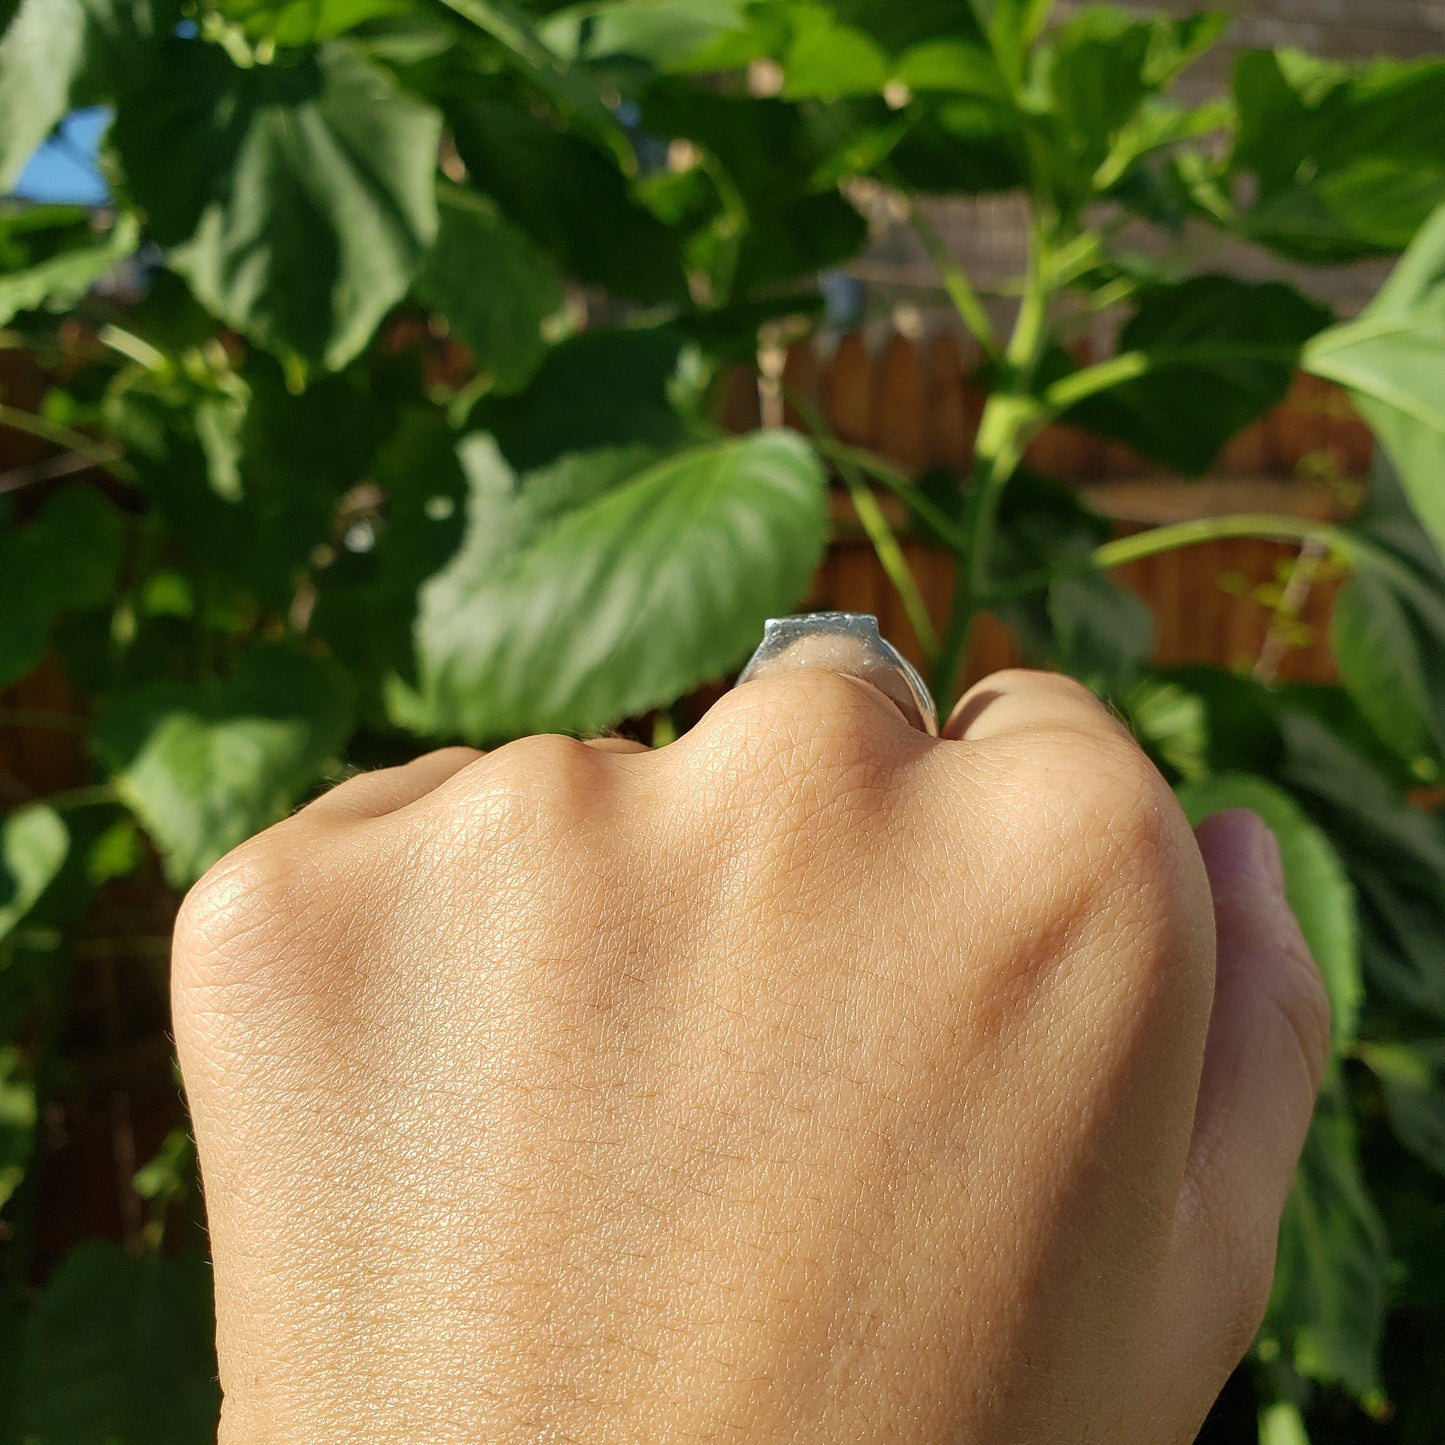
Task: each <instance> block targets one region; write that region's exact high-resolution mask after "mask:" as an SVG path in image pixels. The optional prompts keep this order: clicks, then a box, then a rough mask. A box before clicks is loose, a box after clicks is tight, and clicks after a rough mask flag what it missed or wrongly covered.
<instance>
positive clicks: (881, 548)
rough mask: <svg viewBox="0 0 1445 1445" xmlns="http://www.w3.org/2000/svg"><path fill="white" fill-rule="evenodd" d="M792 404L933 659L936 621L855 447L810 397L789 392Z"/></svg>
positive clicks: (935, 641)
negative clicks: (840, 439) (838, 437)
mask: <svg viewBox="0 0 1445 1445" xmlns="http://www.w3.org/2000/svg"><path fill="white" fill-rule="evenodd" d="M788 402H789V404H790V405H791V406H792V408H793V409H794V411H796V412H797V413H798V415H799V416H801V417H802V418H803V420H804V422H805V423H806V424H807V427H808V430H809V431H810V432H812V434H813V440H814V443H815V444H816V445H817V447H818V450H819V451H821V452H822V453H823V455H824V456H826V457H827V458H828V459H829V460H830V461H832V463H833V465H834V466H835V467H836V468H837V469H838V475H839V476H840V477H841V478H842V479H843V485H844V486H845V487H847V488H848V496H849V498H850V499H851V500H852V502H853V510H854V511H856V512H857V513H858V520H859V522H861V523H862V524H863V530H864V531H865V532H866V533H867V534H868V540H869V541H870V542H871V543H872V544H873V551H874V552H875V553H876V554H877V557H878V561H879V564H880V565H881V566H882V568H883V570H884V572H886V573H887V574H888V580H889V581H890V582H891V583H892V584H893V588H894V591H896V592H897V593H898V596H899V599H900V600H901V601H902V603H903V610H904V611H905V612H906V613H907V614H908V621H909V623H910V624H911V625H912V627H913V635H914V636H915V637H917V639H918V645H919V646H920V647H921V648H923V650H924V652H925V653H927V654H928V655H929V656H932V655H933V653H934V652H935V650H936V649H937V647H938V636H937V634H936V633H935V632H934V630H933V618H932V617H930V616H929V612H928V604H927V603H926V602H925V601H924V600H923V594H922V593H921V592H920V591H919V590H918V581H917V579H916V578H915V577H914V575H913V570H912V568H910V567H909V565H908V559H907V558H906V557H905V556H904V555H903V548H902V547H901V546H900V545H899V543H898V538H897V537H896V536H894V534H893V528H892V527H890V526H889V525H888V518H887V517H885V516H884V515H883V509H882V508H881V507H880V506H879V505H878V498H877V497H875V496H874V495H873V493H872V492H871V491H870V490H869V488H868V484H867V483H866V482H865V481H864V480H863V474H862V468H861V467H860V466H859V465H858V462H857V461H856V459H855V457H854V455H853V452H852V450H851V448H848V447H845V446H843V445H841V444H839V443H836V442H834V441H833V439H832V438H831V437H830V436H829V435H828V429H827V424H826V422H825V421H824V420H823V417H822V414H821V413H820V412H819V411H818V409H817V407H815V406H814V405H813V404H812V403H811V402H809V401H808V400H807V398H806V397H801V396H798V395H797V394H796V393H794V392H792V391H789V393H788Z"/></svg>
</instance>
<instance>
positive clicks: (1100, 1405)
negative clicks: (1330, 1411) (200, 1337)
mask: <svg viewBox="0 0 1445 1445" xmlns="http://www.w3.org/2000/svg"><path fill="white" fill-rule="evenodd" d="M1279 878H1280V875H1279V871H1278V853H1277V850H1275V848H1274V844H1273V840H1272V839H1271V838H1270V835H1269V834H1268V832H1267V830H1266V829H1265V828H1264V827H1263V825H1262V824H1261V823H1259V821H1258V820H1257V819H1255V818H1254V817H1253V815H1252V814H1248V813H1231V814H1225V815H1222V816H1221V817H1220V818H1217V819H1214V820H1212V821H1211V822H1209V823H1206V824H1205V825H1204V826H1203V827H1202V828H1201V829H1200V830H1199V833H1198V835H1197V837H1196V835H1195V834H1194V833H1192V832H1191V830H1190V828H1189V826H1188V824H1187V823H1186V821H1185V819H1184V817H1183V815H1182V814H1181V813H1180V811H1179V809H1178V807H1177V806H1176V804H1175V802H1174V800H1173V798H1172V797H1171V795H1170V793H1169V791H1168V788H1167V787H1166V785H1165V784H1164V781H1163V780H1162V779H1161V778H1160V777H1159V775H1158V774H1157V773H1156V772H1155V770H1154V769H1153V768H1152V766H1151V765H1150V764H1149V763H1148V761H1147V759H1146V758H1145V757H1144V755H1143V754H1142V753H1141V752H1140V751H1139V749H1138V748H1137V746H1136V745H1135V743H1134V742H1133V740H1132V739H1131V738H1130V737H1129V736H1128V734H1127V733H1126V732H1125V730H1124V729H1123V728H1122V727H1121V726H1120V725H1119V724H1118V723H1116V722H1115V720H1114V719H1113V718H1112V717H1111V716H1110V715H1109V714H1108V713H1107V712H1106V711H1105V710H1104V709H1103V708H1102V707H1101V706H1100V705H1099V704H1098V703H1097V702H1096V701H1095V700H1094V699H1093V698H1092V696H1090V695H1089V694H1088V693H1087V692H1086V691H1085V690H1084V689H1082V688H1079V687H1077V686H1076V685H1075V684H1073V683H1070V682H1067V681H1065V680H1063V679H1060V678H1056V677H1051V676H1047V675H1043V674H1034V673H1022V672H1015V673H1004V674H999V675H998V676H996V677H994V678H991V679H989V680H988V681H987V682H986V683H984V684H981V685H980V687H979V688H977V689H975V690H974V692H973V693H972V694H970V696H969V697H968V698H966V699H965V700H964V703H963V704H962V705H961V707H960V710H959V712H958V713H957V714H955V717H954V719H953V721H952V722H951V723H950V724H949V726H948V727H947V728H946V729H945V737H944V738H943V739H941V740H934V739H930V738H927V737H925V736H924V735H923V734H921V733H919V732H917V731H914V730H913V729H911V728H910V727H909V726H908V725H907V724H906V723H905V722H904V721H903V719H902V717H901V716H900V714H899V713H898V711H897V710H896V709H895V708H894V707H893V706H892V704H890V703H889V702H888V701H886V700H885V699H884V698H883V696H882V695H881V694H879V693H878V692H876V691H874V690H873V689H872V688H871V687H870V686H868V685H867V684H865V683H860V682H857V681H854V680H853V679H850V678H845V677H839V676H837V675H835V674H831V673H826V672H821V671H816V670H811V669H805V670H801V671H796V672H793V673H791V674H789V675H787V676H781V677H775V678H769V679H766V680H764V681H759V682H755V683H750V684H748V685H747V686H745V687H743V688H740V689H737V690H736V691H734V692H733V693H731V694H729V695H728V696H727V697H726V698H724V699H723V700H722V701H721V702H720V703H719V704H718V705H717V706H716V707H714V708H713V710H712V711H711V712H710V713H709V714H708V715H707V717H706V718H705V719H704V720H703V721H702V722H701V723H700V724H699V725H698V726H697V727H696V728H695V729H694V730H693V731H691V732H690V733H688V734H687V735H686V736H684V737H683V738H681V739H680V740H679V741H678V742H676V743H674V744H672V745H671V746H669V747H667V748H664V749H661V750H659V751H656V752H650V751H647V750H644V749H639V748H635V747H633V746H632V745H630V744H625V743H620V742H601V743H598V744H585V743H579V742H574V741H570V740H567V739H562V738H555V737H546V738H532V739H526V740H523V741H521V742H518V743H513V744H510V745H508V746H507V747H504V748H500V749H498V750H496V751H495V752H492V753H490V754H487V755H482V754H478V753H475V752H473V751H471V750H469V749H459V748H453V749H447V750H444V751H442V752H438V753H432V754H429V755H428V756H426V757H423V758H420V759H418V760H417V761H416V762H414V763H412V764H410V765H408V766H406V767H402V768H396V769H390V770H386V771H382V772H377V773H371V774H367V775H364V776H362V777H358V778H355V779H353V780H351V781H349V782H346V783H344V784H342V785H341V786H340V787H337V788H335V789H334V790H333V791H331V792H330V793H328V794H326V795H325V796H324V797H322V798H321V799H319V800H318V801H317V802H316V803H314V804H312V805H311V806H309V807H307V808H305V809H303V810H302V811H300V812H299V813H297V814H296V815H295V816H293V817H292V818H290V819H288V820H287V821H285V822H284V823H281V824H279V825H278V826H276V827H275V828H272V829H270V830H269V831H268V832H266V833H264V834H262V835H261V836H260V837H258V838H256V839H254V840H252V841H251V842H250V843H248V844H246V845H245V846H243V847H242V848H240V849H238V850H237V851H236V852H235V853H233V854H231V855H230V856H229V857H228V858H226V859H225V860H223V861H222V862H221V863H220V864H218V865H217V866H216V868H215V869H213V870H212V872H211V873H210V874H209V875H208V876H207V877H206V878H205V879H204V880H203V881H202V882H201V883H200V884H199V885H198V886H197V887H196V888H195V889H194V890H193V891H192V893H191V894H190V896H189V897H188V898H187V900H186V904H185V907H184V909H183V910H182V916H181V920H180V924H179V926H178V930H177V935H176V950H175V970H174V1003H175V1022H176V1033H177V1041H178V1044H179V1047H180V1055H181V1063H182V1068H183V1071H184V1076H185V1083H186V1088H187V1092H188V1095H189V1098H190V1103H191V1108H192V1111H193V1115H194V1122H195V1130H196V1138H197V1142H198V1145H199V1148H200V1157H201V1165H202V1170H203V1174H204V1180H205V1187H206V1196H207V1204H208V1209H209V1217H210V1227H211V1235H212V1242H213V1250H214V1259H215V1267H216V1302H217V1312H218V1320H219V1326H218V1330H219V1336H218V1341H219V1353H220V1365H221V1379H222V1386H223V1389H224V1392H225V1406H224V1415H223V1423H222V1427H221V1439H222V1441H223V1442H224V1445H282V1442H285V1445H295V1442H305V1445H332V1442H337V1445H339V1442H353V1441H354V1442H360V1441H367V1442H392V1445H423V1442H425V1445H449V1442H462V1441H466V1442H473V1445H476V1442H488V1445H511V1442H523V1441H526V1442H540V1441H549V1442H550V1441H587V1442H589V1445H590V1442H599V1445H614V1442H642V1441H648V1442H652V1441H658V1442H664V1441H734V1440H736V1441H758V1442H776V1441H789V1442H802V1441H809V1442H813V1441H826V1442H839V1445H842V1442H849V1445H853V1442H864V1441H884V1440H887V1441H890V1442H903V1445H910V1442H919V1445H923V1442H929V1445H933V1442H939V1441H951V1442H959V1445H1032V1442H1051V1445H1057V1442H1095V1441H1098V1442H1123V1441H1128V1442H1151V1445H1152V1442H1158V1445H1175V1442H1178V1445H1185V1442H1188V1441H1190V1440H1191V1439H1192V1438H1193V1436H1194V1434H1195V1432H1196V1431H1197V1429H1198V1427H1199V1425H1200V1423H1201V1421H1202V1420H1203V1418H1204V1416H1205V1414H1206V1412H1207V1411H1208V1409H1209V1406H1210V1404H1211V1402H1212V1401H1213V1399H1214V1398H1215V1396H1216V1394H1217V1392H1218V1391H1219V1389H1220V1387H1221V1386H1222V1384H1223V1382H1224V1380H1225V1379H1226V1377H1227V1376H1228V1374H1229V1372H1230V1370H1231V1369H1232V1368H1233V1366H1234V1365H1235V1364H1236V1363H1237V1361H1238V1360H1239V1359H1240V1358H1241V1356H1242V1354H1243V1353H1244V1351H1245V1349H1246V1348H1247V1346H1248V1344H1249V1342H1250V1339H1251V1337H1252V1335H1253V1334H1254V1331H1255V1329H1256V1328H1257V1326H1258V1323H1259V1320H1260V1318H1261V1315H1262V1311H1263V1308H1264V1303H1265V1299H1266V1296H1267V1293H1268V1289H1269V1283H1270V1277H1271V1272H1272V1268H1273V1260H1274V1248H1275V1236H1276V1232H1277V1229H1278V1225H1279V1219H1280V1214H1281V1210H1282V1207H1283V1203H1284V1198H1285V1194H1286V1192H1287V1190H1288V1187H1289V1184H1290V1180H1291V1177H1292V1174H1293V1170H1294V1168H1295V1165H1296V1163H1297V1160H1298V1156H1299V1151H1300V1148H1301V1144H1302V1142H1303V1139H1304V1135H1305V1130H1306V1127H1307V1125H1308V1121H1309V1116H1310V1111H1311V1107H1312V1103H1313V1100H1314V1097H1315V1094H1316V1091H1317V1089H1318V1086H1319V1082H1320V1079H1321V1077H1322V1073H1323V1070H1324V1067H1325V1060H1326V1054H1327V1046H1328V1033H1329V1016H1328V1006H1327V1003H1326V1000H1325V994H1324V990H1323V987H1322V984H1321V981H1320V977H1319V974H1318V971H1317V969H1316V968H1315V966H1314V964H1313V963H1312V962H1311V960H1310V957H1309V953H1308V950H1307V949H1306V947H1305V945H1304V943H1303V941H1302V939H1301V937H1300V934H1299V930H1298V928H1297V927H1296V925H1295V923H1294V919H1293V917H1292V915H1291V914H1290V912H1289V909H1288V907H1287V906H1286V905H1285V903H1284V901H1283V897H1282V894H1281V890H1280V884H1279ZM1216 939H1217V947H1216Z"/></svg>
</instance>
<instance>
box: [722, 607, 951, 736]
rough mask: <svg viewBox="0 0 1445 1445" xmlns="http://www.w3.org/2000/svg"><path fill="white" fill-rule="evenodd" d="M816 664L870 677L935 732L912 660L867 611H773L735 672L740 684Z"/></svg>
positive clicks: (912, 719) (916, 723)
mask: <svg viewBox="0 0 1445 1445" xmlns="http://www.w3.org/2000/svg"><path fill="white" fill-rule="evenodd" d="M798 668H817V669H819V670H821V671H824V672H839V673H842V674H843V675H844V676H846V677H856V678H859V679H861V680H862V681H863V682H867V683H871V684H872V685H873V686H874V687H876V688H877V689H878V691H879V692H881V693H882V694H883V696H884V697H886V698H887V699H888V700H889V702H891V703H893V704H894V706H895V707H897V709H898V711H899V712H901V713H902V714H903V716H904V718H905V719H906V720H907V721H908V723H909V725H910V726H911V727H915V728H917V729H918V730H919V731H920V732H924V733H927V734H928V735H929V737H934V738H936V737H937V736H938V709H937V708H936V707H935V706H934V703H933V697H932V695H931V694H930V693H929V691H928V687H927V685H926V684H925V683H924V681H923V679H922V678H921V677H920V676H919V675H918V671H917V669H916V668H915V667H914V666H913V664H912V663H910V662H909V661H908V659H907V658H906V657H904V656H903V654H902V653H901V652H899V651H898V649H897V648H896V647H894V646H893V644H892V643H891V642H887V641H885V640H884V638H883V634H882V633H880V632H879V631H878V619H877V618H876V617H871V616H869V615H868V614H867V613H866V612H809V613H804V614H802V615H801V616H798V617H774V618H772V619H770V620H769V621H768V623H767V625H766V626H765V627H764V628H763V640H762V643H761V644H760V645H759V647H758V650H757V651H756V652H755V653H753V655H752V657H751V659H750V660H749V662H748V665H747V666H746V667H745V668H744V669H743V670H742V673H741V675H740V676H739V677H738V686H739V687H741V686H742V684H743V683H745V682H755V681H757V679H758V678H760V677H770V676H772V675H774V674H776V673H781V672H793V671H795V670H797V669H798Z"/></svg>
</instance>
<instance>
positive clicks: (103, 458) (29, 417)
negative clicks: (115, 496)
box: [0, 402, 135, 482]
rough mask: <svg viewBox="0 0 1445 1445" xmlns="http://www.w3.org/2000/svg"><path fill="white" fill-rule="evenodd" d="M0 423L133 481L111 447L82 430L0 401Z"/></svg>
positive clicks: (124, 479)
mask: <svg viewBox="0 0 1445 1445" xmlns="http://www.w3.org/2000/svg"><path fill="white" fill-rule="evenodd" d="M0 426H5V427H9V428H10V429H11V431H18V432H24V433H25V435H26V436H32V437H39V438H40V440H41V441H47V442H53V443H54V444H55V445H56V446H58V447H64V448H65V449H66V450H67V451H71V452H75V453H77V454H78V455H79V456H83V457H85V458H86V460H87V461H89V462H90V464H91V465H92V466H95V467H100V468H102V469H103V470H104V471H107V472H109V473H110V474H111V475H112V476H115V477H119V478H120V480H121V481H123V482H133V481H135V472H134V471H132V469H131V468H130V467H129V466H127V465H126V463H125V462H124V461H122V460H121V458H120V454H119V453H118V452H117V451H116V449H115V448H114V447H108V446H103V445H101V444H100V443H98V442H96V441H95V440H94V438H92V437H88V436H86V435H84V433H82V432H78V431H72V430H71V429H70V428H69V427H68V426H61V425H60V423H59V422H53V421H48V420H47V419H46V418H45V417H43V416H36V415H35V413H34V412H30V411H22V410H21V409H20V408H19V407H15V406H6V405H5V404H4V402H0Z"/></svg>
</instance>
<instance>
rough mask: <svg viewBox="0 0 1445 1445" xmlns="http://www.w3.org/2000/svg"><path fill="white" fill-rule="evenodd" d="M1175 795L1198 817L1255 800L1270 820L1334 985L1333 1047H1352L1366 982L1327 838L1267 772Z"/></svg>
mask: <svg viewBox="0 0 1445 1445" xmlns="http://www.w3.org/2000/svg"><path fill="white" fill-rule="evenodd" d="M1178 795H1179V801H1180V804H1181V805H1182V807H1183V808H1184V811H1185V813H1186V814H1187V815H1188V817H1189V821H1190V822H1191V823H1193V824H1196V825H1197V824H1199V823H1201V822H1202V821H1203V820H1204V819H1205V818H1207V817H1209V815H1210V814H1211V813H1219V812H1223V811H1224V810H1225V809H1226V808H1250V809H1252V810H1253V811H1254V812H1256V813H1258V814H1259V816H1260V817H1261V818H1263V819H1264V821H1265V822H1266V823H1268V824H1269V826H1270V829H1271V830H1272V831H1273V833H1274V836H1275V838H1276V839H1277V840H1278V842H1279V851H1280V857H1281V858H1282V859H1283V861H1284V876H1285V889H1286V894H1287V896H1288V898H1289V905H1290V908H1291V909H1293V911H1294V914H1295V917H1296V918H1298V919H1299V924H1300V931H1301V932H1302V933H1303V934H1304V936H1305V941H1306V942H1307V943H1308V944H1309V946H1310V952H1311V953H1312V954H1313V955H1314V959H1315V962H1316V963H1317V964H1319V967H1320V972H1321V973H1322V974H1323V975H1324V980H1325V985H1326V987H1327V988H1328V989H1329V995H1330V1010H1331V1013H1332V1015H1333V1024H1332V1033H1333V1037H1334V1045H1335V1048H1336V1050H1337V1051H1343V1050H1346V1049H1348V1048H1349V1047H1350V1045H1351V1044H1353V1043H1354V1040H1355V1034H1356V1029H1357V1027H1358V1024H1359V1017H1360V1004H1361V1002H1362V1000H1363V997H1364V991H1365V990H1364V981H1363V979H1362V977H1361V973H1360V938H1359V924H1358V921H1357V919H1356V917H1355V896H1354V890H1353V889H1352V888H1351V886H1350V882H1349V879H1348V878H1347V877H1346V876H1345V870H1344V867H1343V865H1342V864H1341V863H1340V860H1339V857H1338V855H1337V854H1336V853H1335V850H1334V849H1333V848H1332V847H1331V846H1330V842H1329V839H1328V838H1327V837H1326V836H1325V834H1324V833H1323V832H1322V831H1321V830H1320V829H1319V828H1318V827H1317V826H1316V825H1315V824H1314V823H1312V822H1311V821H1310V819H1309V818H1308V817H1307V816H1306V815H1305V814H1304V812H1303V811H1302V810H1301V809H1300V807H1299V805H1298V804H1297V803H1296V802H1294V801H1293V799H1291V798H1290V797H1289V795H1288V794H1286V793H1284V792H1281V791H1280V789H1279V788H1276V787H1274V786H1273V785H1272V784H1270V783H1267V782H1266V781H1265V780H1264V779H1263V778H1254V777H1250V776H1248V775H1247V774H1244V773H1225V774H1222V775H1220V776H1216V777H1207V778H1200V779H1198V780H1197V781H1194V782H1187V783H1184V784H1182V785H1181V786H1180V787H1179V789H1178Z"/></svg>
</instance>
